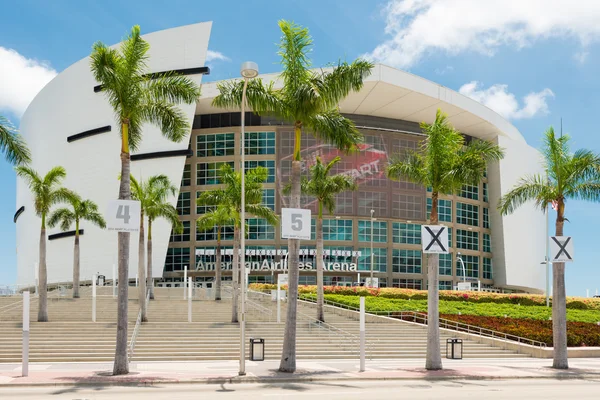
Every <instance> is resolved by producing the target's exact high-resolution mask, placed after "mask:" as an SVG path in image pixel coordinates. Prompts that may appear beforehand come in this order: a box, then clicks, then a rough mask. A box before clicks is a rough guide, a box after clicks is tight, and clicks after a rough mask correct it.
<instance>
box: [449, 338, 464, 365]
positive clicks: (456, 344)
mask: <svg viewBox="0 0 600 400" xmlns="http://www.w3.org/2000/svg"><path fill="white" fill-rule="evenodd" d="M446 358H448V359H450V360H462V358H463V341H462V339H457V338H452V339H448V340H446Z"/></svg>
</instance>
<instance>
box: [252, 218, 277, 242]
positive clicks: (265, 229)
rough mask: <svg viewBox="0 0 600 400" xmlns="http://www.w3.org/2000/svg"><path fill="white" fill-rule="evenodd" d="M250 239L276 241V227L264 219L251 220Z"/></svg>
mask: <svg viewBox="0 0 600 400" xmlns="http://www.w3.org/2000/svg"><path fill="white" fill-rule="evenodd" d="M246 222H247V223H248V239H250V240H272V239H275V227H274V226H273V225H270V224H269V223H268V222H267V220H266V219H263V218H249V219H248V220H247V221H246Z"/></svg>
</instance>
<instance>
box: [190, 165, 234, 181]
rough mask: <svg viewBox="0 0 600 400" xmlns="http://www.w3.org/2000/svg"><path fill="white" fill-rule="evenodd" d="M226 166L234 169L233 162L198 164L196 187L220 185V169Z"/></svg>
mask: <svg viewBox="0 0 600 400" xmlns="http://www.w3.org/2000/svg"><path fill="white" fill-rule="evenodd" d="M224 164H229V165H230V166H231V167H232V168H233V165H234V163H233V161H230V162H209V163H198V164H196V185H198V186H201V185H218V184H219V183H221V180H220V179H219V174H220V169H221V167H222V166H223V165H224Z"/></svg>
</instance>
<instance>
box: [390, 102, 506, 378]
mask: <svg viewBox="0 0 600 400" xmlns="http://www.w3.org/2000/svg"><path fill="white" fill-rule="evenodd" d="M446 118H447V116H446V114H444V113H442V111H441V110H439V109H438V110H437V113H436V116H435V121H434V122H433V124H431V125H430V124H426V123H421V129H422V130H423V133H425V135H427V137H426V138H425V139H424V140H423V142H422V144H421V148H420V149H419V150H418V151H410V152H408V153H407V154H403V155H402V154H401V155H397V156H396V158H394V159H392V160H391V161H390V164H389V165H388V167H387V175H388V177H389V178H390V179H394V180H401V179H406V180H409V181H410V182H413V183H417V184H420V185H423V186H429V187H431V188H432V192H431V217H430V223H431V224H432V225H437V223H438V198H439V195H440V194H446V195H449V194H454V193H457V192H458V191H460V190H461V188H462V187H463V185H478V184H479V182H480V181H481V179H483V175H484V173H485V169H486V165H487V163H488V162H490V161H496V160H500V159H501V158H502V157H503V154H504V153H503V150H502V149H500V148H499V147H498V146H496V145H495V144H492V143H490V142H485V141H482V140H473V141H472V142H471V143H469V144H465V140H464V137H463V136H462V135H461V134H460V133H459V132H458V131H456V130H455V129H454V128H453V127H452V126H451V125H450V124H449V123H448V121H447V119H446ZM438 265H439V255H438V254H428V257H427V279H428V285H429V287H428V293H427V315H428V317H427V321H428V322H427V359H426V363H425V368H427V369H428V370H439V369H442V358H441V354H440V328H439V317H440V316H439V280H438V277H439V275H438V273H439V270H438Z"/></svg>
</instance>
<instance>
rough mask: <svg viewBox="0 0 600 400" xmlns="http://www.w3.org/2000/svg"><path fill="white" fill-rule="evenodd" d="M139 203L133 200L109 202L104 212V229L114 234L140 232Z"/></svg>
mask: <svg viewBox="0 0 600 400" xmlns="http://www.w3.org/2000/svg"><path fill="white" fill-rule="evenodd" d="M140 210H141V207H140V202H139V201H135V200H111V201H110V202H109V203H108V211H107V212H106V215H105V219H106V229H108V230H109V231H116V232H138V231H139V230H140Z"/></svg>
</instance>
